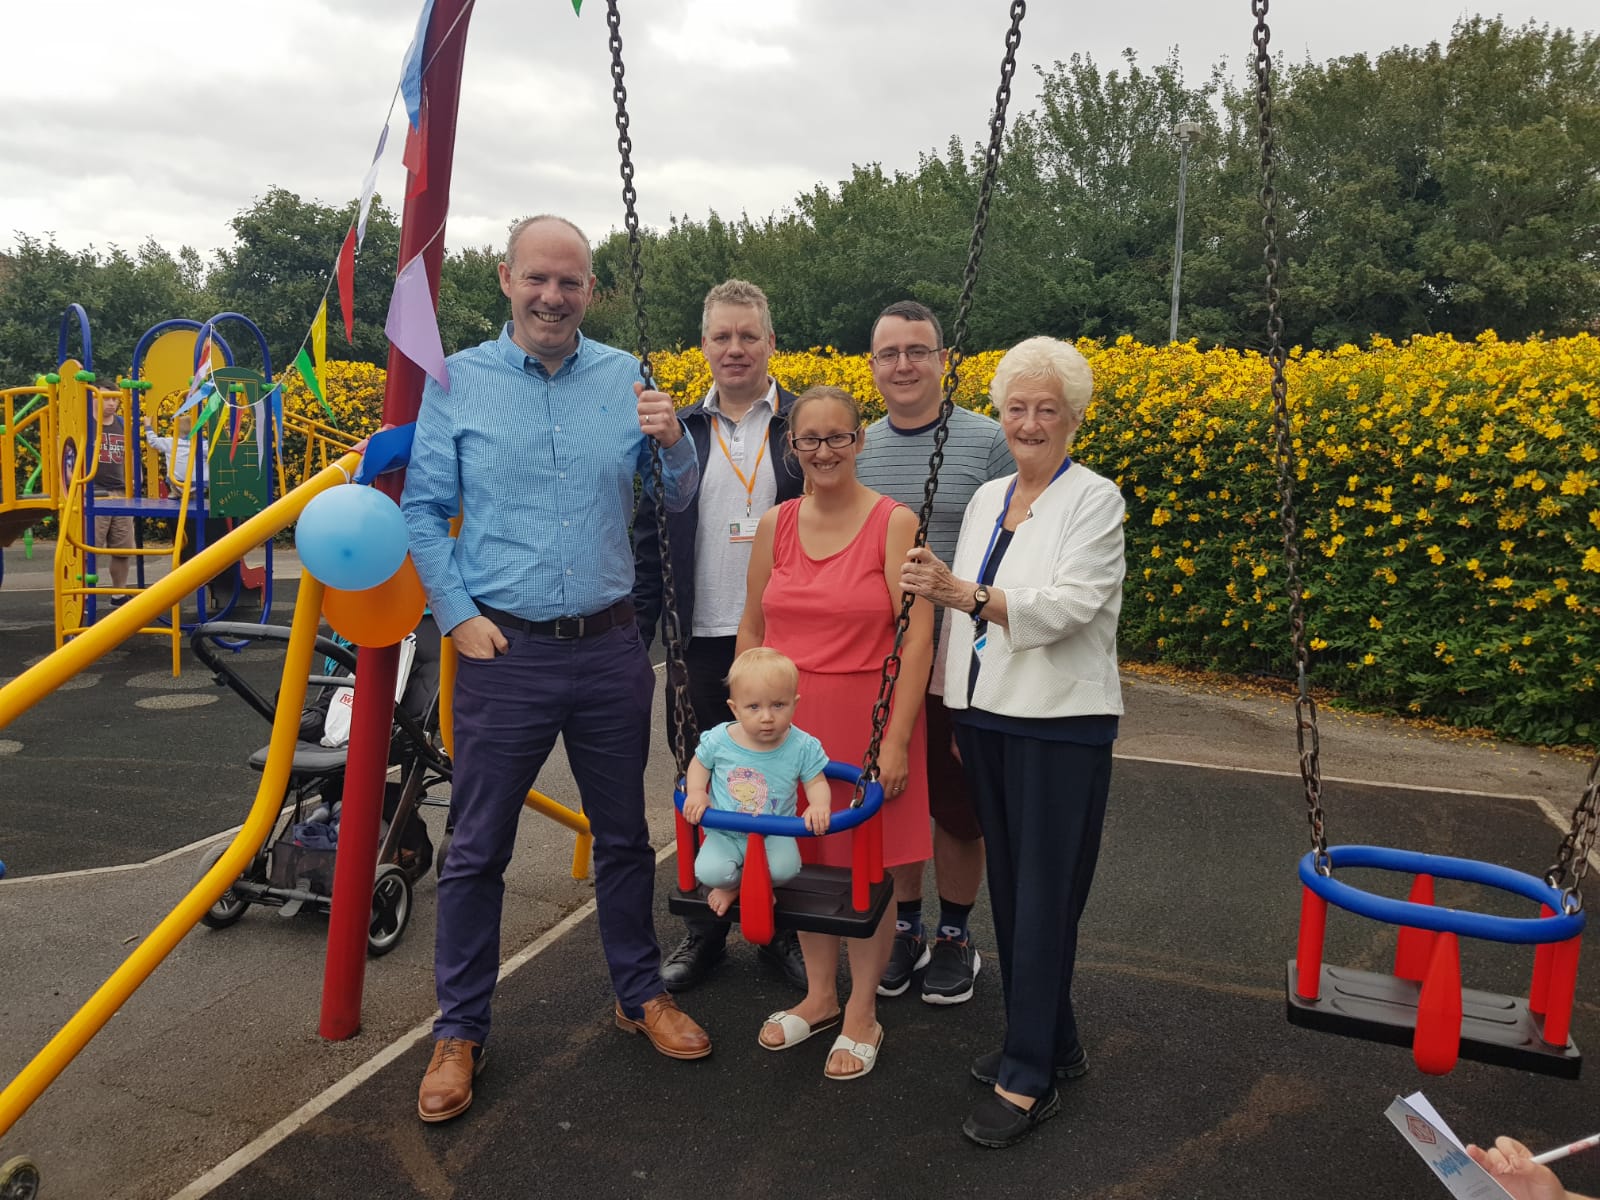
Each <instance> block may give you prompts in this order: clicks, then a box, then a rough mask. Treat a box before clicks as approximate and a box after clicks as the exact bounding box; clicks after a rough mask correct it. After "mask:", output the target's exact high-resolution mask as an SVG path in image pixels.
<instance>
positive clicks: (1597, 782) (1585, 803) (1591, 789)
mask: <svg viewBox="0 0 1600 1200" xmlns="http://www.w3.org/2000/svg"><path fill="white" fill-rule="evenodd" d="M1597 829H1600V750H1597V751H1596V752H1595V756H1594V761H1593V762H1591V763H1590V764H1589V779H1588V781H1587V783H1585V784H1584V790H1583V798H1582V799H1581V800H1579V801H1578V807H1577V808H1575V809H1574V810H1573V812H1572V828H1571V829H1569V830H1567V835H1566V837H1564V838H1562V839H1561V847H1560V849H1559V850H1557V851H1556V861H1555V864H1554V865H1553V866H1552V867H1551V868H1550V869H1549V870H1548V871H1546V872H1545V876H1544V879H1545V882H1546V883H1548V884H1549V885H1550V886H1551V887H1556V888H1560V889H1561V911H1562V912H1564V913H1568V914H1571V913H1575V912H1581V911H1582V910H1583V877H1584V876H1585V875H1586V874H1588V872H1589V854H1590V852H1591V851H1592V850H1593V849H1594V841H1595V832H1596V830H1597Z"/></svg>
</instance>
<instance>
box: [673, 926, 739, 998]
mask: <svg viewBox="0 0 1600 1200" xmlns="http://www.w3.org/2000/svg"><path fill="white" fill-rule="evenodd" d="M727 953H728V947H727V945H726V944H725V943H723V942H721V941H718V940H716V939H714V938H708V937H702V936H701V935H700V934H698V933H691V934H690V935H689V936H688V937H686V938H684V939H683V941H681V942H679V943H678V946H677V949H675V950H673V952H672V953H671V954H669V955H667V957H666V959H665V960H664V961H663V962H662V964H661V983H662V986H664V987H665V988H666V989H667V991H669V992H687V991H688V990H689V989H690V988H692V987H698V986H699V985H700V984H702V983H704V982H705V978H706V976H707V975H709V974H711V970H712V968H713V967H715V966H716V965H717V964H718V963H719V962H721V961H722V960H723V958H725V957H726V956H727Z"/></svg>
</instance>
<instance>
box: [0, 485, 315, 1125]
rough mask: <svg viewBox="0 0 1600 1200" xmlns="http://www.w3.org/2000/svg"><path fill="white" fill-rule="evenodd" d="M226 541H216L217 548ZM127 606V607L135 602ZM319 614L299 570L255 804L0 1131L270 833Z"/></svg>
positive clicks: (34, 1079) (0, 1109)
mask: <svg viewBox="0 0 1600 1200" xmlns="http://www.w3.org/2000/svg"><path fill="white" fill-rule="evenodd" d="M269 511H270V510H269ZM263 515H265V514H263ZM225 540H226V539H225ZM223 544H224V543H223V542H218V543H217V545H218V547H219V548H220V547H221V546H222V545H223ZM128 607H130V608H131V607H132V602H130V603H129V605H128ZM321 619H322V585H321V584H320V583H318V582H317V581H316V579H314V578H313V577H312V576H311V574H310V572H304V573H302V574H301V576H300V593H299V599H298V601H297V603H296V604H295V610H294V622H293V625H292V626H291V628H290V633H289V649H288V652H287V654H286V655H285V657H284V662H283V682H282V684H281V685H280V686H279V690H278V709H277V716H276V719H275V720H274V721H273V723H272V749H271V751H270V752H269V753H268V755H267V763H266V766H265V768H264V769H263V770H262V772H261V786H260V787H259V788H257V789H256V799H255V804H254V805H253V806H252V807H251V809H250V815H249V816H248V817H247V818H246V819H245V823H244V828H242V829H241V830H240V831H239V834H238V836H237V837H235V838H234V839H233V842H232V844H231V845H229V847H228V849H227V850H226V851H225V852H224V853H223V855H222V857H221V858H220V859H219V860H218V861H217V863H216V865H215V866H213V867H212V868H211V870H210V871H208V872H206V875H205V878H203V879H201V880H200V882H199V883H197V884H195V886H194V887H193V889H191V890H190V892H189V894H188V895H186V896H185V897H184V898H183V899H182V900H180V901H179V902H178V906H177V907H176V908H174V909H173V910H172V911H171V912H170V913H168V914H167V916H166V918H165V919H164V920H163V921H162V922H161V924H159V925H157V926H156V927H155V929H154V930H153V931H152V932H151V934H150V936H149V937H148V938H146V939H145V940H144V942H143V943H142V944H141V945H140V946H139V947H138V949H136V950H134V952H133V953H132V954H130V955H129V956H128V957H127V960H126V961H125V962H123V964H122V966H120V967H118V968H117V970H116V973H115V974H113V975H112V976H111V978H110V979H108V980H106V981H105V983H103V984H102V985H101V986H100V989H99V990H98V991H97V992H95V994H94V995H93V996H91V997H90V998H89V1000H88V1002H87V1003H86V1004H85V1005H84V1006H83V1007H82V1008H80V1009H79V1010H78V1011H77V1013H76V1014H75V1015H74V1016H73V1017H72V1019H71V1020H70V1021H68V1022H67V1023H66V1025H64V1026H63V1027H62V1029H61V1032H60V1033H58V1034H56V1035H55V1037H53V1038H51V1039H50V1041H49V1043H48V1044H46V1046H45V1048H44V1049H43V1050H41V1051H39V1053H38V1054H36V1055H35V1056H34V1058H33V1061H32V1062H30V1063H29V1064H28V1065H27V1066H25V1067H23V1068H22V1071H21V1073H19V1074H18V1075H17V1077H16V1078H15V1079H13V1080H12V1081H11V1082H10V1083H9V1084H8V1085H7V1086H6V1089H5V1091H3V1092H0V1134H4V1133H5V1132H6V1131H7V1130H8V1129H10V1128H11V1127H12V1126H13V1125H15V1124H16V1123H17V1121H18V1120H19V1119H20V1118H21V1117H22V1114H23V1113H25V1112H27V1111H28V1108H29V1106H30V1105H32V1104H33V1102H34V1101H35V1100H37V1099H38V1098H39V1096H40V1094H41V1093H42V1092H43V1091H44V1089H45V1088H47V1087H49V1086H50V1084H51V1083H52V1082H53V1081H54V1080H55V1078H56V1076H58V1075H60V1074H61V1072H62V1071H63V1070H65V1069H66V1067H67V1065H68V1064H69V1063H70V1062H71V1061H72V1060H73V1059H74V1058H75V1057H76V1056H77V1054H78V1052H79V1051H80V1050H82V1049H83V1048H84V1046H86V1045H88V1043H89V1040H90V1039H91V1038H92V1037H94V1035H95V1034H97V1033H99V1032H100V1030H101V1028H103V1027H104V1025H105V1023H106V1022H107V1021H109V1020H110V1019H111V1018H112V1017H113V1016H114V1015H115V1014H116V1012H117V1010H118V1009H119V1008H121V1007H122V1006H123V1004H125V1003H126V1002H127V999H128V997H129V996H131V995H133V993H134V991H135V990H136V989H137V988H138V987H139V985H140V984H142V983H143V982H144V981H145V980H146V979H148V978H149V976H150V973H151V972H152V971H154V970H155V969H156V968H157V967H158V966H160V965H161V962H162V960H163V959H165V958H166V956H167V955H168V954H169V953H171V952H172V949H173V948H174V947H175V946H176V945H177V944H178V943H179V942H180V941H182V940H183V937H184V935H185V934H187V933H188V932H189V930H191V929H193V928H194V926H195V923H196V922H197V921H199V920H200V917H201V916H202V915H203V914H204V913H205V911H206V909H208V908H210V907H211V906H212V905H213V904H215V903H216V902H217V900H218V898H219V897H220V896H221V895H222V894H223V893H224V892H225V891H227V890H228V888H229V887H230V886H231V885H232V883H233V881H234V880H235V879H237V878H238V877H239V875H240V873H241V872H243V871H244V869H245V867H246V866H247V865H249V862H250V860H251V859H252V858H253V857H254V856H255V854H256V851H257V850H259V849H260V848H261V844H262V842H264V841H265V840H266V838H267V834H268V833H270V832H271V831H272V824H273V822H274V821H275V820H276V819H277V816H278V813H279V811H280V810H281V809H282V807H283V796H284V791H285V789H286V788H287V787H288V784H289V767H290V764H291V762H292V761H293V759H294V745H295V740H296V738H297V737H298V736H299V733H300V710H301V709H302V708H303V707H304V706H305V696H306V679H307V677H308V676H309V675H310V674H311V652H312V649H313V647H314V646H315V642H316V636H317V625H318V623H319V622H320V621H321ZM97 628H98V626H97ZM73 644H74V645H76V644H77V643H76V642H74V643H73ZM60 653H63V652H58V654H57V655H52V657H59V654H60Z"/></svg>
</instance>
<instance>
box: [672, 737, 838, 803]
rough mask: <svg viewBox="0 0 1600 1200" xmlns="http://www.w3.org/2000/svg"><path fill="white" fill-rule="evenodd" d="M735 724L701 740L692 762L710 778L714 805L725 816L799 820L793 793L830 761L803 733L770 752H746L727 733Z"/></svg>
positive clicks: (820, 744)
mask: <svg viewBox="0 0 1600 1200" xmlns="http://www.w3.org/2000/svg"><path fill="white" fill-rule="evenodd" d="M732 725H733V722H732V721H728V722H725V723H724V724H721V725H718V726H717V727H716V728H715V729H712V730H709V731H707V732H706V733H703V734H701V735H700V745H699V746H698V747H697V748H696V749H695V752H694V756H695V757H696V758H697V759H699V760H700V762H701V765H703V766H704V767H705V768H706V770H708V771H710V772H711V805H712V807H713V808H720V809H723V810H724V811H727V812H742V813H751V814H758V813H771V814H773V815H775V816H780V817H792V816H794V814H795V807H796V806H795V791H796V789H797V788H798V787H799V786H800V784H801V783H802V782H804V781H805V780H807V779H815V778H816V777H817V776H818V775H820V774H821V773H822V769H823V768H824V767H826V766H827V765H828V755H827V753H826V752H825V751H824V750H823V749H822V743H821V742H819V741H817V739H816V738H814V737H812V736H811V735H810V734H809V733H807V732H806V731H805V730H803V729H795V728H793V727H792V726H791V727H790V729H789V733H788V736H786V737H785V738H784V739H783V741H782V742H781V743H780V744H778V745H777V746H774V747H773V748H772V749H771V750H746V749H745V748H744V747H743V746H741V745H739V743H738V742H736V741H734V740H733V737H732V735H731V734H730V733H729V732H728V730H729V728H730V727H731V726H732Z"/></svg>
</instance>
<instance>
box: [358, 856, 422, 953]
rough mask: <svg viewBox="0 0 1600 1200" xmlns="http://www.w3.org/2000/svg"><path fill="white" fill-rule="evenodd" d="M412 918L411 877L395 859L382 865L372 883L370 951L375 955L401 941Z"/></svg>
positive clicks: (392, 947)
mask: <svg viewBox="0 0 1600 1200" xmlns="http://www.w3.org/2000/svg"><path fill="white" fill-rule="evenodd" d="M410 920H411V880H409V879H407V878H406V873H405V872H404V871H402V870H401V869H400V868H399V867H397V866H395V864H394V863H384V864H383V865H382V866H381V867H379V868H378V874H377V877H376V878H375V879H374V880H373V883H372V920H371V922H370V923H369V924H368V926H367V954H368V955H370V956H371V957H373V958H377V957H379V956H380V955H384V954H387V953H389V951H391V950H393V949H394V948H395V947H396V946H398V945H399V944H400V939H401V937H402V936H404V934H405V931H406V923H407V922H408V921H410Z"/></svg>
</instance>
